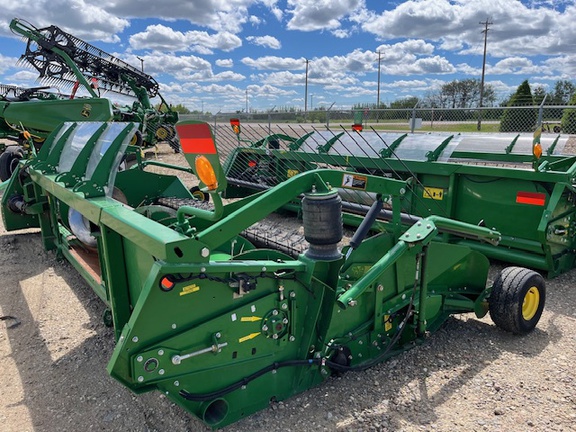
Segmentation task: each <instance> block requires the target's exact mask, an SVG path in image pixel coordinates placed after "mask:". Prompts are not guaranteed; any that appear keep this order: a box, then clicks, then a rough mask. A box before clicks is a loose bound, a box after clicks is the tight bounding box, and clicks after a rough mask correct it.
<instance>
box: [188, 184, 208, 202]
mask: <svg viewBox="0 0 576 432" xmlns="http://www.w3.org/2000/svg"><path fill="white" fill-rule="evenodd" d="M190 193H191V194H192V196H193V197H194V198H196V199H197V200H198V201H203V202H208V201H210V194H207V193H205V192H202V190H201V189H200V188H199V187H198V186H192V187H191V188H190Z"/></svg>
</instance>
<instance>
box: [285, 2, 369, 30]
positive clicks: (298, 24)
mask: <svg viewBox="0 0 576 432" xmlns="http://www.w3.org/2000/svg"><path fill="white" fill-rule="evenodd" d="M363 5H364V1H363V0H288V8H289V9H288V10H287V13H288V14H291V15H292V18H291V19H290V20H289V21H288V24H287V26H286V27H287V28H288V30H299V31H314V30H334V29H337V28H339V27H340V25H341V23H340V20H341V19H343V18H344V17H346V16H348V15H349V14H351V13H352V12H353V11H354V10H355V9H357V8H358V7H360V6H363Z"/></svg>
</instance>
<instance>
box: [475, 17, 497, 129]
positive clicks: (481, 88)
mask: <svg viewBox="0 0 576 432" xmlns="http://www.w3.org/2000/svg"><path fill="white" fill-rule="evenodd" d="M480 24H482V25H483V26H484V30H482V33H484V58H483V59H482V79H481V80H480V110H479V111H478V126H477V129H478V130H480V129H481V128H482V102H483V99H484V74H485V72H486V41H487V40H488V30H489V28H488V26H490V25H492V24H494V23H493V22H491V21H488V18H487V19H486V21H484V22H480Z"/></svg>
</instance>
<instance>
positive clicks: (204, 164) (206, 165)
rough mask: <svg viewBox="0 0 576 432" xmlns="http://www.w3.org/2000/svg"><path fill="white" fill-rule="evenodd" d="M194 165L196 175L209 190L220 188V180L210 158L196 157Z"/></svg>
mask: <svg viewBox="0 0 576 432" xmlns="http://www.w3.org/2000/svg"><path fill="white" fill-rule="evenodd" d="M194 165H195V166H196V175H197V176H198V178H199V179H200V181H201V182H202V183H204V184H205V185H206V187H207V188H208V190H214V189H216V188H217V187H218V179H217V178H216V173H215V172H214V168H213V167H212V164H211V163H210V161H209V160H208V158H207V157H206V156H202V155H199V156H196V160H195V162H194Z"/></svg>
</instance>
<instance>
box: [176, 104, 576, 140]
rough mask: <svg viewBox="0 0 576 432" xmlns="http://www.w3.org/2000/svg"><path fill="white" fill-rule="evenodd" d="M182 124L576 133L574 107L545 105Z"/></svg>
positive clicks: (223, 118) (319, 113)
mask: <svg viewBox="0 0 576 432" xmlns="http://www.w3.org/2000/svg"><path fill="white" fill-rule="evenodd" d="M181 118H182V119H197V120H204V121H207V122H209V123H215V124H216V123H227V122H228V121H229V120H230V118H239V119H240V120H241V121H242V123H257V124H260V125H262V126H263V127H264V128H266V125H267V129H268V130H267V132H268V133H269V132H270V131H271V129H272V126H273V125H274V124H284V123H287V124H295V125H297V124H300V125H306V124H308V125H309V124H312V125H317V126H318V127H321V126H326V127H327V128H331V127H340V126H344V127H350V126H351V125H353V124H361V125H363V127H365V128H367V127H369V128H374V129H376V130H388V131H408V132H466V133H468V132H483V133H487V132H488V133H498V132H515V133H522V132H524V133H526V132H528V133H531V132H534V131H535V130H536V128H537V126H538V125H540V124H541V125H542V130H543V133H555V134H576V106H573V105H564V106H558V105H541V106H517V107H490V108H469V109H462V108H404V109H364V110H323V109H318V110H313V111H308V112H304V111H289V112H278V111H270V112H254V113H245V112H242V113H218V114H216V115H182V116H181Z"/></svg>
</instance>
